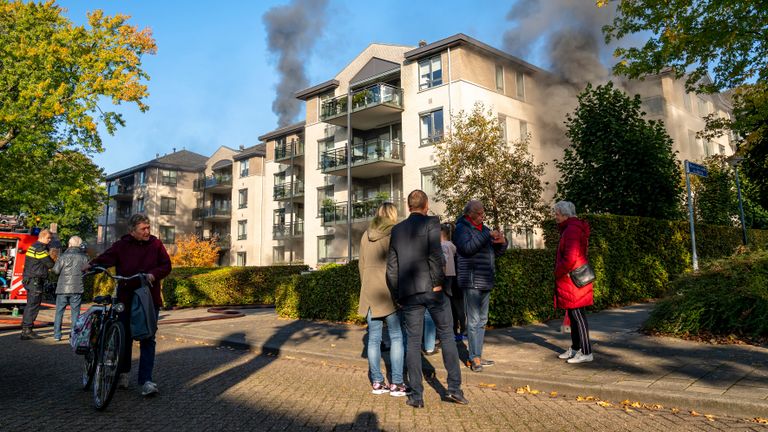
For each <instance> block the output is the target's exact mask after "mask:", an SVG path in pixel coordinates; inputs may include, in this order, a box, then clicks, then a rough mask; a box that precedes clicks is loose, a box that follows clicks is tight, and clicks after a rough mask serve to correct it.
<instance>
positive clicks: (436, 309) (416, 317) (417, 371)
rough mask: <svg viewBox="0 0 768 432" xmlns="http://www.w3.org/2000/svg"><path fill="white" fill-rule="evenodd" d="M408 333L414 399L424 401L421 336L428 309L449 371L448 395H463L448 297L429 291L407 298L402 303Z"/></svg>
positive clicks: (409, 368)
mask: <svg viewBox="0 0 768 432" xmlns="http://www.w3.org/2000/svg"><path fill="white" fill-rule="evenodd" d="M403 303H405V304H403V315H404V317H405V331H406V333H407V335H408V349H407V350H406V352H405V360H406V365H407V366H408V382H409V384H410V386H411V390H412V393H411V398H412V399H414V400H423V398H424V384H423V383H422V371H421V337H422V334H423V327H424V311H425V310H428V311H429V314H430V315H432V320H433V321H434V322H435V326H436V327H437V337H438V338H439V339H440V343H441V344H442V347H443V349H442V354H443V365H444V366H445V369H446V371H447V372H448V392H449V393H454V394H462V393H461V369H460V367H459V352H458V350H457V349H456V342H455V341H454V335H453V330H452V329H451V325H452V323H453V316H452V315H451V308H450V305H449V303H448V298H447V296H446V295H445V294H444V293H443V292H442V291H438V292H429V293H425V294H417V295H414V296H411V297H408V298H407V299H405V300H404V301H403Z"/></svg>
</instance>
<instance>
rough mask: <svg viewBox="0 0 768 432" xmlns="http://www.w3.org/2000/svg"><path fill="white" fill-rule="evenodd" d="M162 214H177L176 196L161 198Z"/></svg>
mask: <svg viewBox="0 0 768 432" xmlns="http://www.w3.org/2000/svg"><path fill="white" fill-rule="evenodd" d="M160 214H163V215H175V214H176V198H168V197H162V198H160Z"/></svg>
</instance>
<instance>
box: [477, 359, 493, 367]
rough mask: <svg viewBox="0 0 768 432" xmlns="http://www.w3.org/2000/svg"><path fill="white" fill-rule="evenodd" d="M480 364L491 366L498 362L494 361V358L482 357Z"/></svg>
mask: <svg viewBox="0 0 768 432" xmlns="http://www.w3.org/2000/svg"><path fill="white" fill-rule="evenodd" d="M480 364H481V365H483V367H490V366H493V365H495V364H496V362H495V361H493V360H486V359H482V360H480Z"/></svg>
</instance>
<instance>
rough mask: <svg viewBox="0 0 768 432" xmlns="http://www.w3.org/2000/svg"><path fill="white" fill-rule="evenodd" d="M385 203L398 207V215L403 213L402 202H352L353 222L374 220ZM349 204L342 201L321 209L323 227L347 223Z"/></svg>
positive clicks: (386, 200) (373, 200)
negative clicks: (377, 210)
mask: <svg viewBox="0 0 768 432" xmlns="http://www.w3.org/2000/svg"><path fill="white" fill-rule="evenodd" d="M384 202H391V203H393V204H395V207H397V212H398V215H404V213H403V201H402V200H394V201H393V200H389V199H379V198H371V199H366V200H359V201H354V202H352V222H361V221H367V220H370V219H373V217H374V216H376V209H378V208H379V206H380V205H381V204H382V203H384ZM347 211H348V208H347V202H346V201H341V202H338V203H334V204H333V205H330V206H324V207H322V208H321V209H320V217H321V218H322V223H323V225H335V224H340V223H346V222H347Z"/></svg>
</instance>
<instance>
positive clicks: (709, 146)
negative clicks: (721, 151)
mask: <svg viewBox="0 0 768 432" xmlns="http://www.w3.org/2000/svg"><path fill="white" fill-rule="evenodd" d="M701 145H703V146H704V157H710V156H712V143H710V142H709V140H701Z"/></svg>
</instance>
